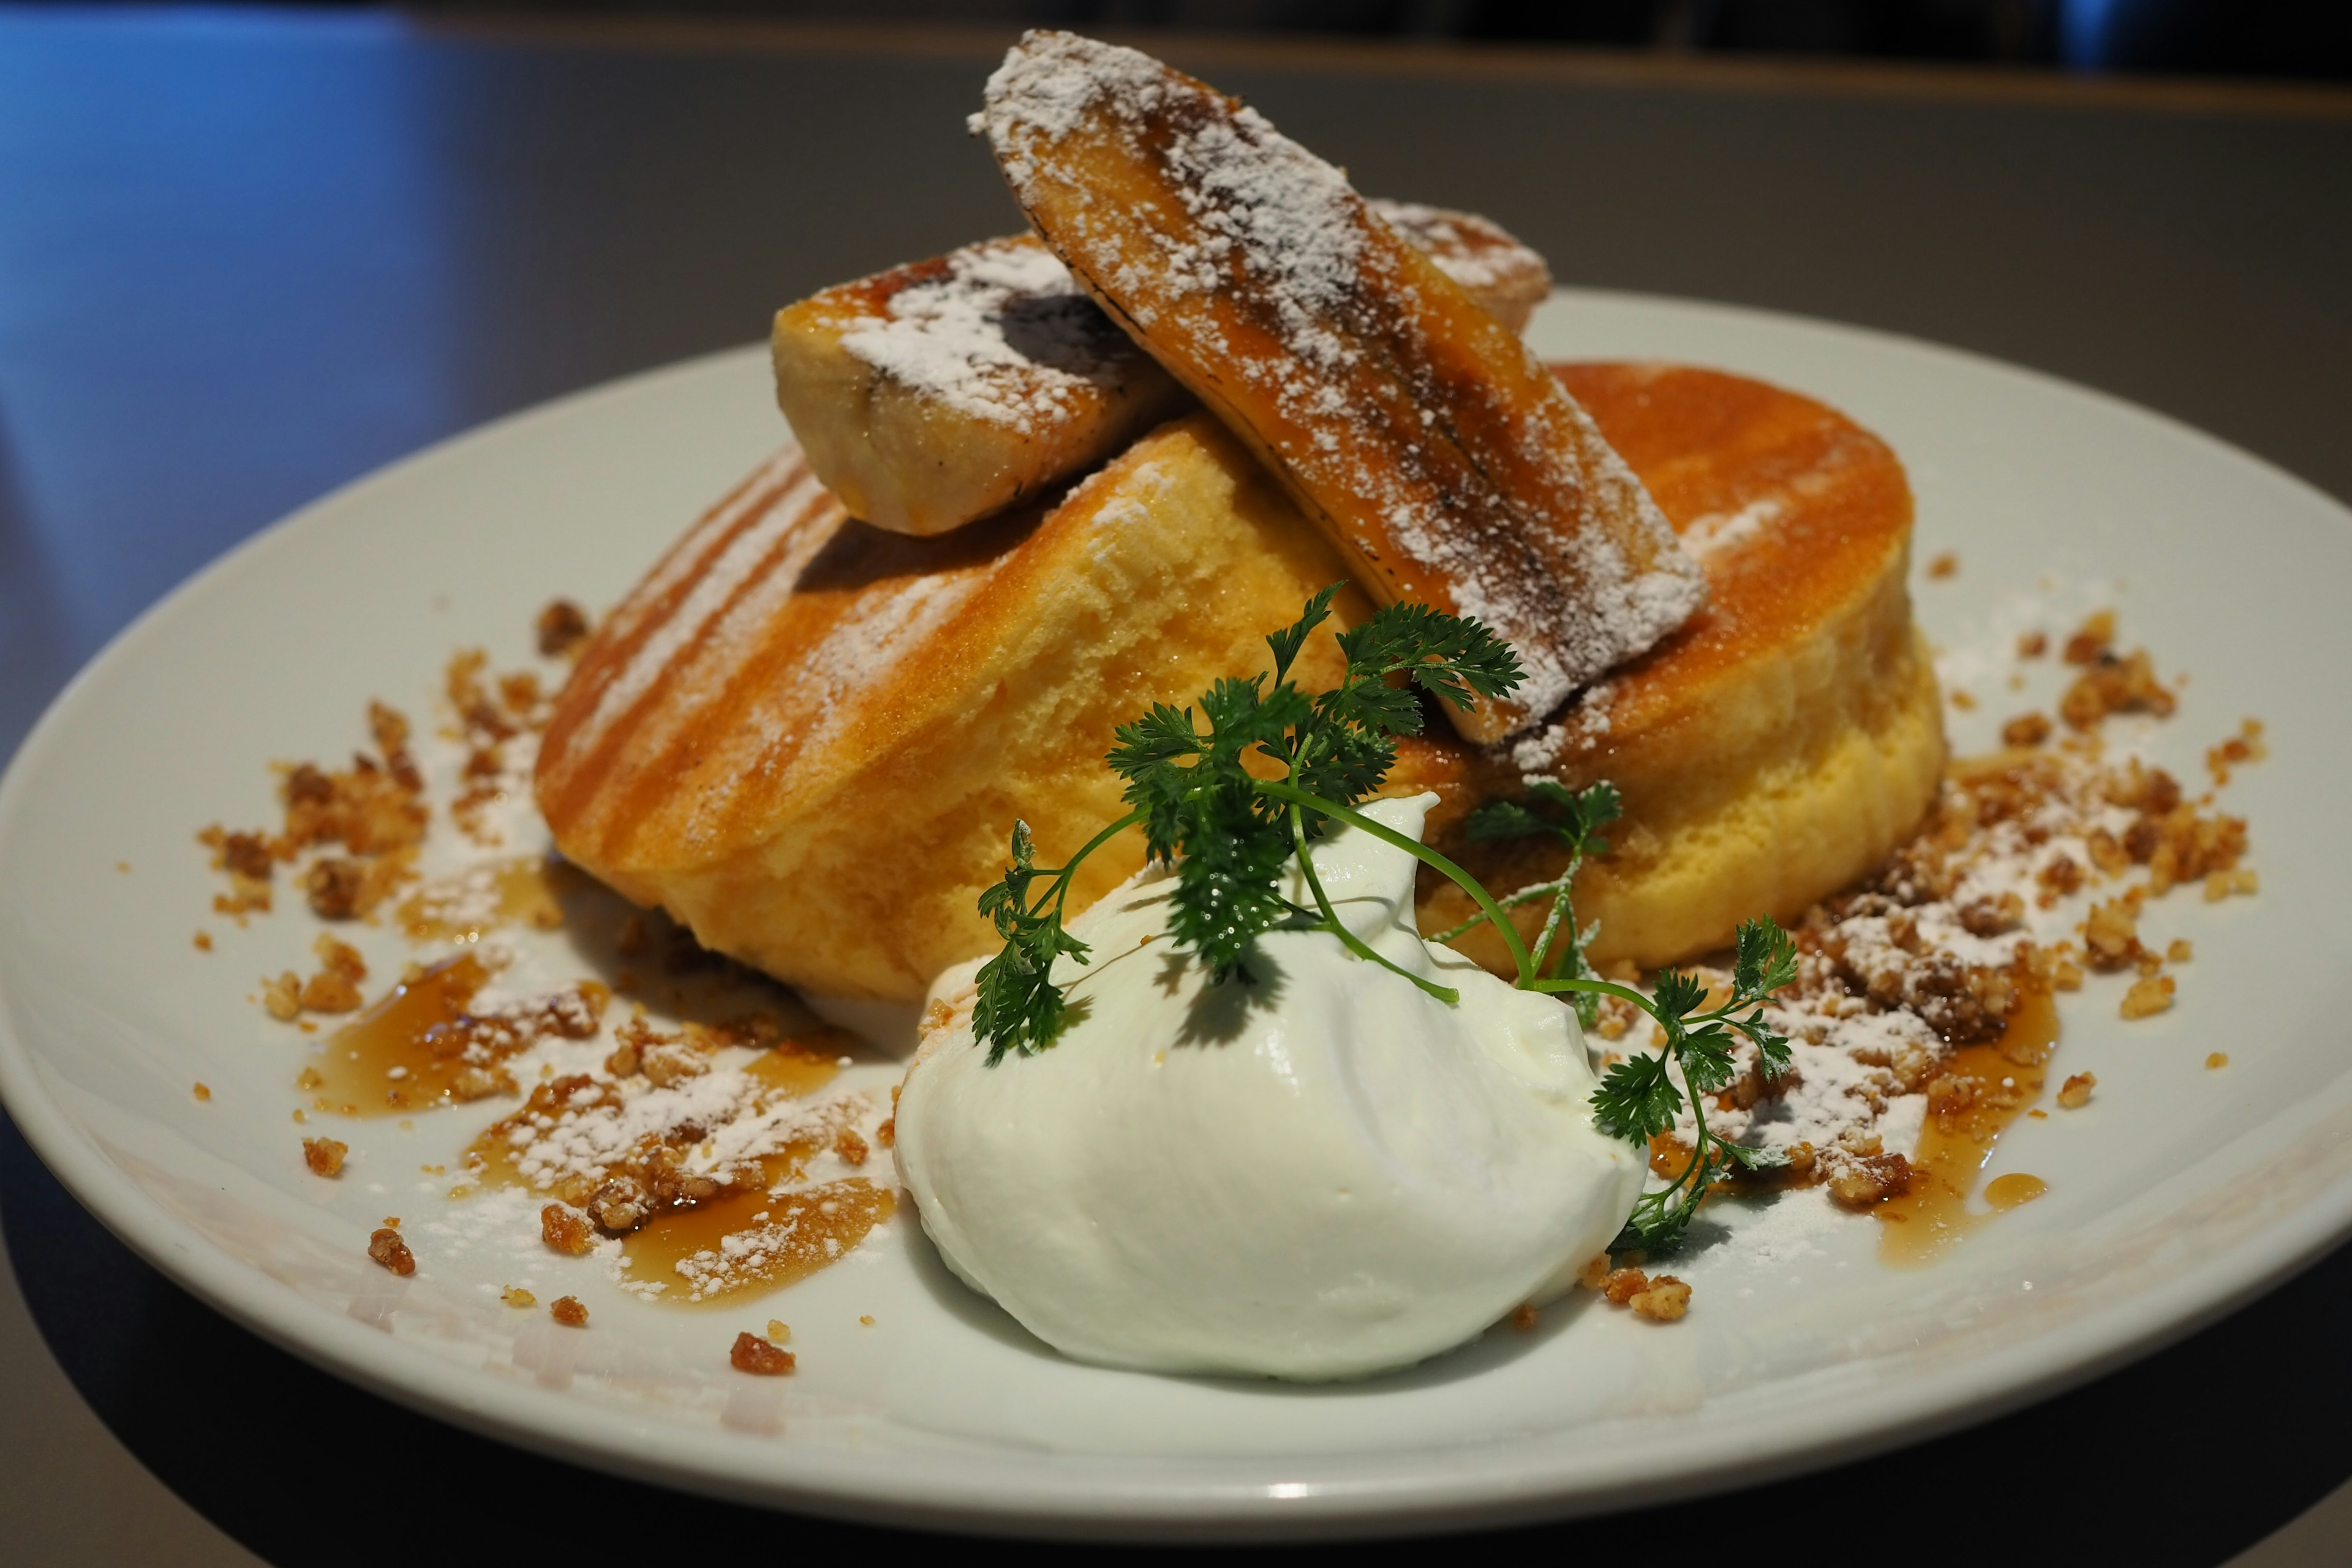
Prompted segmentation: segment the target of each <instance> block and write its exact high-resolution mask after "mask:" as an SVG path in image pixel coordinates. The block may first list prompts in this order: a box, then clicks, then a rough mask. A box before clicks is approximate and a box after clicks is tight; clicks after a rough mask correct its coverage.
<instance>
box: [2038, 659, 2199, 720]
mask: <svg viewBox="0 0 2352 1568" xmlns="http://www.w3.org/2000/svg"><path fill="white" fill-rule="evenodd" d="M2175 703H2176V699H2175V698H2174V697H2173V695H2172V692H2171V689H2169V688H2168V687H2167V686H2166V685H2165V684H2164V683H2163V682H2162V681H2160V680H2158V679H2157V676H2156V666H2155V664H2154V662H2153V661H2151V660H2150V659H2149V658H2148V657H2147V649H2145V648H2143V649H2141V650H2140V651H2139V652H2137V653H2135V654H2132V655H2130V656H2129V657H2128V658H2116V657H2115V656H2114V655H2112V654H2106V653H2103V654H2101V655H2100V656H2099V658H2098V661H2097V662H2096V663H2095V664H2093V665H2092V666H2091V668H2088V669H2086V670H2084V672H2083V673H2082V674H2081V675H2079V676H2077V677H2076V678H2075V679H2074V684H2073V685H2072V686H2069V687H2068V688H2067V689H2066V693H2065V695H2064V696H2063V697H2061V698H2060V699H2059V700H2058V714H2059V717H2061V718H2063V719H2064V720H2065V721H2066V722H2067V723H2068V724H2070V725H2072V726H2073V727H2074V729H2077V730H2091V729H2095V728H2097V726H2098V723H2099V721H2101V720H2102V719H2105V717H2106V716H2107V715H2108V714H2110V713H2153V714H2155V715H2156V716H2157V717H2158V718H2159V719H2161V718H2164V717H2166V716H2168V714H2170V713H2171V711H2172V710H2173V708H2174V706H2175Z"/></svg>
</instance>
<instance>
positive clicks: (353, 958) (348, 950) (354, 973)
mask: <svg viewBox="0 0 2352 1568" xmlns="http://www.w3.org/2000/svg"><path fill="white" fill-rule="evenodd" d="M310 950H311V951H312V952H316V953H317V954H318V955H319V962H320V963H321V964H322V965H324V966H325V972H326V973H329V974H341V975H342V976H344V977H345V978H347V979H351V980H365V979H366V978H367V974H368V966H367V960H366V959H364V958H362V957H361V956H360V950H359V949H358V948H355V947H353V946H352V944H351V943H349V942H339V941H337V940H336V939H335V938H334V937H333V936H332V935H331V934H329V933H328V932H325V931H320V933H319V940H318V941H317V942H312V943H311V944H310Z"/></svg>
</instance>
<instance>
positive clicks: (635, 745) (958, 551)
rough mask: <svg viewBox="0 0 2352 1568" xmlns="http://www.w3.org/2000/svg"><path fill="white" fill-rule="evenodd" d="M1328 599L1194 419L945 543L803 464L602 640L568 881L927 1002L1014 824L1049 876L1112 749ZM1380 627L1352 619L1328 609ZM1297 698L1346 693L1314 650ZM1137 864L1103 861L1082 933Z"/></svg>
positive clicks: (802, 979) (1283, 525)
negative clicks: (1304, 690)
mask: <svg viewBox="0 0 2352 1568" xmlns="http://www.w3.org/2000/svg"><path fill="white" fill-rule="evenodd" d="M1340 575H1341V573H1340V571H1339V566H1338V564H1337V563H1336V562H1335V561H1334V560H1333V559H1332V556H1331V552H1330V548H1329V546H1328V545H1326V544H1325V543H1324V542H1323V541H1322V538H1321V536H1320V535H1319V534H1318V533H1317V532H1316V531H1315V530H1314V529H1312V528H1311V527H1309V526H1308V525H1307V522H1306V521H1304V520H1303V519H1301V518H1300V517H1299V516H1298V515H1297V512H1296V511H1295V510H1293V509H1292V508H1291V505H1290V503H1289V502H1288V500H1286V499H1285V498H1284V497H1283V495H1282V493H1281V492H1280V490H1279V489H1276V486H1275V485H1274V483H1273V481H1272V480H1271V479H1267V478H1266V477H1265V473H1264V471H1263V470H1262V469H1260V468H1258V466H1257V465H1256V464H1255V462H1253V461H1251V460H1250V458H1248V457H1247V456H1246V455H1245V454H1244V453H1243V451H1242V450H1241V448H1240V447H1238V445H1236V444H1235V443H1234V440H1233V438H1232V437H1229V436H1227V435H1226V434H1225V433H1224V432H1223V429H1222V428H1221V427H1219V426H1217V424H1216V422H1215V421H1214V420H1213V419H1211V418H1209V417H1208V416H1206V415H1194V416H1190V417H1188V418H1185V419H1181V420H1178V421H1176V422H1175V423H1173V424H1171V425H1168V426H1163V427H1162V428H1160V430H1157V431H1154V432H1152V433H1151V434H1150V435H1148V436H1146V437H1143V438H1142V439H1141V440H1140V441H1139V442H1137V443H1136V445H1135V446H1133V447H1130V448H1129V450H1128V451H1127V452H1126V453H1125V454H1123V455H1122V456H1120V457H1119V458H1117V459H1115V460H1114V461H1113V462H1112V463H1111V464H1110V465H1109V466H1108V468H1105V469H1103V470H1102V471H1101V472H1099V473H1097V475H1095V476H1094V477H1093V478H1092V479H1088V480H1087V481H1086V482H1085V483H1084V484H1082V485H1080V486H1078V487H1077V488H1076V489H1075V490H1073V491H1072V492H1071V493H1070V494H1069V495H1068V497H1067V498H1066V499H1065V500H1062V501H1061V502H1060V504H1059V505H1055V506H1052V507H1051V508H1049V509H1039V508H1030V509H1026V510H1016V511H1013V512H1010V513H1005V514H1003V515H1001V516H999V517H996V518H992V519H990V520H988V521H984V522H980V523H975V524H973V525H971V526H970V527H968V528H962V529H959V530H957V531H954V532H952V533H948V534H943V535H940V536H939V537H937V538H931V539H919V538H912V537H909V536H907V535H904V534H898V533H889V532H886V531H882V530H880V529H877V528H873V527H870V526H868V525H866V524H865V523H862V522H857V521H853V520H851V519H849V518H848V517H847V515H846V514H845V512H844V511H843V510H842V508H841V506H840V504H839V503H838V502H837V501H835V500H834V499H833V498H832V497H831V496H830V495H829V494H827V493H826V492H825V491H824V489H822V488H821V487H820V486H819V485H818V484H817V483H816V481H815V480H814V479H813V478H811V477H810V476H809V474H808V471H807V468H806V467H805V465H804V464H803V462H802V461H801V459H800V458H799V457H798V456H797V454H791V453H788V454H786V455H785V456H783V457H782V458H778V459H777V460H776V461H775V462H774V463H773V464H772V465H771V466H770V467H769V468H766V469H765V470H763V471H762V472H761V474H759V475H758V476H755V477H754V478H753V479H751V481H750V482H749V483H748V484H746V485H745V486H744V488H743V489H740V490H739V491H738V492H737V493H736V494H735V495H734V496H733V497H730V499H729V500H727V501H726V502H724V503H722V504H721V505H720V506H719V508H717V509H716V510H713V511H712V512H711V513H710V514H709V516H707V517H706V518H705V519H704V520H703V521H701V522H700V523H698V525H697V526H696V528H695V529H694V530H693V531H691V532H690V533H689V534H688V536H687V538H686V539H685V540H684V541H682V542H680V543H679V544H678V545H677V547H676V548H675V549H674V550H672V552H670V554H669V555H668V556H667V558H666V559H665V560H664V561H663V562H662V563H661V564H660V565H658V566H656V568H655V570H654V571H653V573H652V574H650V575H649V576H648V577H647V578H646V581H645V582H644V583H643V584H640V585H639V586H638V588H637V589H636V590H635V593H633V594H632V595H630V597H629V599H628V600H627V601H626V602H625V604H624V605H622V606H621V607H620V608H619V609H618V610H617V611H615V612H614V615H613V616H612V617H611V619H610V620H609V622H608V623H607V624H606V625H605V626H603V627H602V628H600V629H599V631H598V632H597V634H596V636H595V637H594V638H593V641H592V642H591V644H590V646H589V647H588V649H587V650H586V652H585V653H584V655H583V658H582V660H581V663H580V666H579V668H578V669H577V670H576V671H575V672H574V674H573V676H572V680H571V683H570V684H569V685H568V686H566V688H565V689H564V691H563V695H562V700H561V701H560V702H559V704H558V707H557V711H556V715H555V719H554V721H553V722H552V723H551V725H550V727H549V729H548V731H547V735H546V737H545V742H544V744H543V747H542V750H541V759H540V764H539V773H538V778H537V793H538V796H539V803H540V806H541V810H542V811H543V812H544V813H545V814H546V816H547V820H548V823H549V825H550V826H551V827H552V828H553V830H554V833H555V840H556V843H557V844H558V845H559V846H561V847H562V850H563V852H564V854H566V855H567V856H569V857H571V858H572V859H573V860H574V861H576V862H578V863H579V864H580V865H581V866H583V867H584V868H586V869H588V870H589V871H591V872H593V874H595V875H596V876H598V877H600V878H602V879H604V880H605V881H607V882H609V883H611V884H612V885H613V886H614V887H615V888H617V889H620V890H621V891H622V892H624V893H625V894H627V895H628V896H629V897H631V898H633V899H635V900H639V901H640V902H644V903H649V904H650V903H659V904H661V905H663V906H664V907H666V908H667V909H668V910H670V912H671V913H672V914H674V915H676V916H677V917H678V918H679V919H680V920H682V921H685V922H686V923H687V924H688V926H689V927H691V928H692V929H693V931H694V932H695V934H696V936H697V937H698V938H699V939H700V940H701V941H702V942H703V943H704V944H705V945H707V946H709V947H712V948H716V949H718V950H719V951H721V952H728V953H731V954H733V955H734V956H736V957H738V958H741V959H743V960H745V961H746V962H748V963H752V964H754V965H756V966H757V967H759V968H761V969H763V970H766V971H767V972H768V973H772V974H774V975H776V976H777V977H778V978H780V979H782V980H786V981H789V982H791V983H792V984H796V985H799V986H802V987H803V988H805V989H807V990H810V991H813V992H816V993H819V994H828V995H835V996H848V997H879V998H886V999H889V1000H894V1001H912V1000H916V999H918V998H919V997H920V996H921V995H922V994H923V989H924V987H925V986H926V985H927V984H929V982H930V979H931V977H932V976H933V975H934V974H936V973H938V972H939V971H940V969H941V968H943V967H945V966H946V965H947V964H949V963H953V962H955V961H957V960H959V959H962V958H967V957H970V956H971V955H972V954H973V953H975V952H980V951H982V949H983V948H985V947H986V946H988V945H989V943H990V931H989V928H988V926H987V925H986V923H985V922H984V921H982V920H981V918H980V916H979V914H978V913H977V911H976V910H975V909H974V908H973V903H974V900H975V899H976V898H977V897H978V895H979V892H980V889H982V887H983V886H985V885H986V884H987V883H989V882H992V881H994V880H995V879H997V877H998V875H999V874H1000V873H1001V872H1002V870H1003V865H1004V861H1005V840H1006V837H1007V835H1008V834H1009V833H1010V832H1011V830H1012V827H1013V819H1014V818H1015V817H1016V816H1017V817H1025V818H1026V819H1027V820H1028V822H1029V823H1030V825H1031V826H1032V827H1033V828H1034V830H1035V833H1036V837H1037V847H1038V853H1039V856H1040V858H1041V859H1042V860H1043V861H1044V862H1045V863H1046V864H1053V863H1055V862H1056V858H1058V857H1064V856H1066V855H1068V854H1069V853H1071V852H1072V851H1074V850H1076V848H1077V847H1079V846H1080V845H1081V844H1083V843H1084V842H1085V841H1086V840H1087V838H1088V837H1091V836H1092V835H1093V834H1094V833H1095V832H1096V831H1097V829H1098V828H1100V827H1101V826H1102V825H1103V824H1105V823H1107V822H1108V821H1110V820H1111V819H1112V818H1114V817H1116V816H1118V815H1119V814H1120V812H1121V811H1122V810H1123V809H1124V807H1123V806H1122V805H1121V804H1120V802H1119V799H1118V780H1117V779H1115V778H1114V777H1113V776H1112V774H1111V773H1110V772H1109V770H1108V769H1107V768H1106V767H1104V766H1103V763H1102V757H1103V753H1104V752H1106V751H1108V749H1109V746H1110V743H1111V728H1112V726H1113V725H1114V724H1116V723H1118V722H1120V721H1124V720H1126V719H1128V718H1129V717H1131V716H1132V715H1134V714H1136V713H1139V712H1141V711H1142V710H1144V709H1145V708H1147V707H1149V706H1150V703H1151V702H1152V701H1153V700H1156V699H1160V698H1169V697H1173V698H1177V699H1179V700H1182V699H1184V698H1188V697H1190V696H1191V695H1192V693H1194V692H1196V691H1198V690H1200V689H1202V687H1204V686H1206V685H1208V684H1209V683H1210V682H1211V681H1212V680H1213V679H1216V678H1217V677H1219V676H1222V675H1229V674H1233V673H1235V672H1237V671H1247V670H1251V669H1259V668H1265V666H1266V663H1267V655H1266V648H1265V640H1264V638H1265V633H1266V632H1267V631H1268V630H1270V629H1272V628H1274V627H1276V626H1281V625H1283V624H1284V623H1286V622H1287V621H1289V620H1292V619H1295V618H1296V617H1297V614H1298V605H1299V603H1300V601H1301V600H1302V599H1303V598H1305V596H1306V595H1307V594H1309V593H1311V592H1313V591H1314V590H1315V589H1316V588H1319V587H1321V586H1323V585H1324V584H1328V583H1331V582H1335V581H1337V580H1338V579H1339V577H1340ZM1368 613H1369V607H1368V606H1366V605H1363V604H1362V603H1361V602H1360V601H1356V602H1353V603H1350V602H1349V601H1348V599H1347V598H1343V602H1342V605H1341V614H1342V616H1345V617H1346V618H1349V619H1358V618H1360V617H1361V616H1363V615H1365V614H1368ZM1307 660H1312V661H1313V663H1312V665H1311V667H1306V668H1303V669H1302V679H1305V680H1307V682H1308V683H1310V684H1325V685H1328V684H1329V683H1331V682H1332V681H1334V680H1336V679H1338V675H1339V654H1338V651H1337V649H1336V648H1335V647H1333V646H1332V645H1331V643H1330V642H1329V640H1328V639H1324V640H1322V642H1321V643H1320V644H1319V646H1318V647H1316V648H1314V649H1311V650H1309V653H1308V654H1307V658H1306V659H1303V660H1302V666H1307ZM1141 854H1142V851H1141V846H1140V843H1139V841H1138V842H1137V843H1135V844H1132V845H1129V844H1120V845H1118V846H1115V847H1114V849H1113V852H1111V853H1108V854H1105V855H1098V856H1097V857H1096V858H1094V859H1092V860H1090V861H1089V862H1088V863H1087V868H1086V870H1085V872H1084V873H1083V874H1082V875H1081V877H1080V878H1079V879H1078V882H1077V886H1076V894H1075V907H1078V908H1083V907H1085V906H1086V905H1087V904H1088V903H1090V902H1092V901H1093V900H1095V899H1097V898H1098V897H1099V896H1101V895H1102V894H1103V893H1106V892H1108V890H1109V889H1111V888H1112V887H1114V886H1115V885H1117V884H1118V882H1119V881H1121V880H1123V879H1125V878H1126V877H1128V876H1129V874H1130V873H1132V872H1133V871H1134V870H1135V869H1136V868H1137V867H1138V866H1139V864H1140V862H1141Z"/></svg>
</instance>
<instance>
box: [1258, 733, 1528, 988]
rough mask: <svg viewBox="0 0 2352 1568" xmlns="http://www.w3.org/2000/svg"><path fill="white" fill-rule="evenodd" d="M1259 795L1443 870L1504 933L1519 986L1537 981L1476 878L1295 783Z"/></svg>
mask: <svg viewBox="0 0 2352 1568" xmlns="http://www.w3.org/2000/svg"><path fill="white" fill-rule="evenodd" d="M1257 792H1258V793H1259V794H1260V795H1270V796H1272V797H1273V798H1274V799H1276V800H1279V801H1284V802H1286V803H1288V804H1289V805H1294V806H1301V805H1303V806H1305V807H1306V808H1307V810H1309V811H1313V812H1318V813H1320V814H1321V815H1323V816H1328V817H1331V818H1333V819H1335V820H1337V821H1339V822H1344V823H1346V824H1347V825H1348V826H1350V827H1356V828H1360V829H1362V830H1363V831H1364V832H1366V833H1369V834H1370V835H1371V836H1372V837H1375V838H1377V839H1379V840H1380V841H1381V843H1383V844H1387V845H1390V846H1391V847H1394V848H1398V849H1402V850H1403V851H1404V852H1405V853H1406V854H1408V855H1411V856H1412V858H1414V859H1416V860H1418V861H1420V862H1421V863H1422V864H1423V865H1424V866H1431V867H1434V868H1436V869H1438V870H1440V871H1443V872H1444V874H1445V875H1446V876H1448V877H1450V878H1452V879H1453V880H1454V883H1455V884H1456V885H1457V886H1458V887H1460V888H1461V889H1462V890H1463V891H1464V892H1465V893H1468V894H1469V895H1470V896H1471V897H1472V898H1473V899H1475V900H1477V902H1478V907H1479V908H1480V909H1481V910H1485V911H1486V918H1487V919H1488V920H1490V921H1494V922H1495V929H1496V931H1500V932H1501V933H1502V937H1503V942H1504V945H1505V946H1507V947H1508V948H1509V949H1510V950H1511V962H1512V963H1513V965H1514V966H1516V967H1517V970H1518V972H1519V978H1518V984H1519V986H1520V987H1521V988H1522V989H1527V988H1528V987H1530V986H1531V985H1532V984H1533V983H1534V981H1535V978H1536V976H1535V965H1534V963H1533V961H1532V960H1531V959H1530V958H1529V957H1528V944H1527V943H1526V942H1523V941H1521V940H1520V938H1519V933H1518V930H1517V927H1515V926H1513V925H1512V924H1511V917H1510V916H1508V915H1507V914H1505V913H1504V912H1503V907H1502V906H1501V905H1500V904H1498V903H1496V901H1495V895H1494V894H1492V893H1490V892H1488V891H1487V890H1486V889H1485V888H1483V887H1481V886H1480V885H1479V882H1478V879H1477V878H1475V877H1473V876H1472V875H1471V874H1470V873H1469V872H1467V871H1465V870H1464V869H1463V868H1461V867H1459V866H1457V865H1455V864H1454V862H1453V861H1451V860H1449V859H1447V858H1445V857H1444V856H1443V855H1440V854H1439V853H1438V852H1437V851H1436V850H1434V849H1432V848H1431V847H1429V846H1427V845H1426V844H1423V843H1421V842H1419V841H1418V840H1416V839H1412V838H1409V837H1406V836H1405V835H1403V834H1402V833H1399V832H1398V831H1397V830H1396V829H1395V828H1393V827H1391V826H1387V825H1386V824H1384V823H1380V822H1375V821H1374V820H1372V818H1370V817H1369V816H1365V815H1364V814H1363V813H1362V812H1360V811H1355V810H1351V809H1350V808H1349V807H1347V806H1344V805H1339V804H1338V803H1336V802H1334V801H1328V800H1325V799H1324V798H1323V797H1322V796H1320V795H1309V794H1308V793H1307V791H1305V790H1303V789H1300V788H1299V787H1298V786H1297V785H1296V784H1286V783H1284V782H1281V781H1279V780H1271V779H1261V780H1259V781H1258V784H1257Z"/></svg>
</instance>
